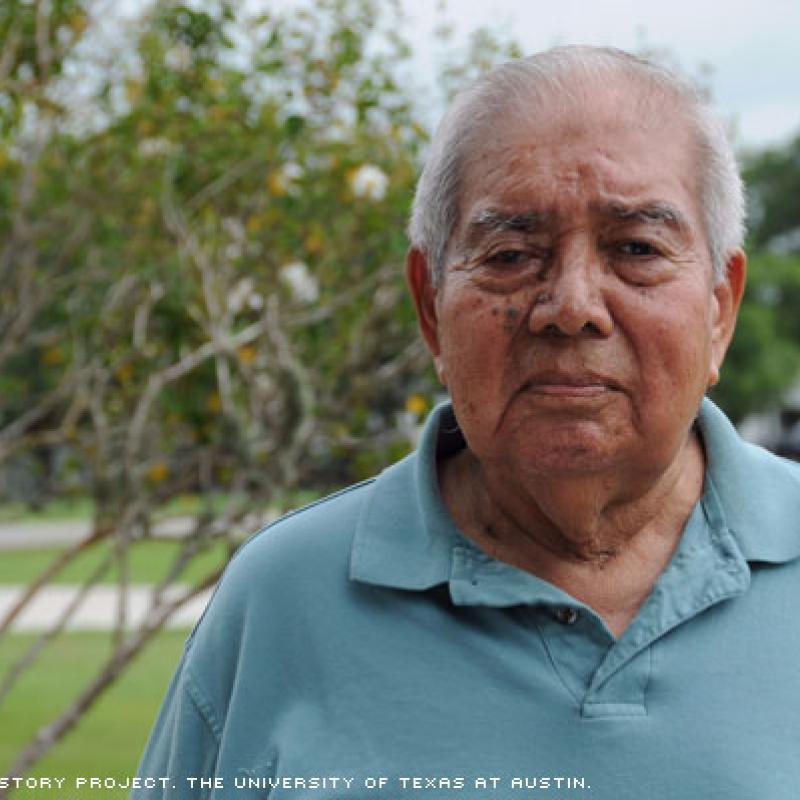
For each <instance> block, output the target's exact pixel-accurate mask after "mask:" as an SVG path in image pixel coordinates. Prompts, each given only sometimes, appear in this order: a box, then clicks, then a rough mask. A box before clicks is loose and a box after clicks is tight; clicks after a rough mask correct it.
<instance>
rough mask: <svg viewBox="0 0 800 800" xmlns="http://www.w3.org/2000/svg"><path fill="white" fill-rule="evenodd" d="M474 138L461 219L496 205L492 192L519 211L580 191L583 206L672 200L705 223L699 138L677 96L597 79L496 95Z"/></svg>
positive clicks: (466, 157) (464, 174) (467, 150)
mask: <svg viewBox="0 0 800 800" xmlns="http://www.w3.org/2000/svg"><path fill="white" fill-rule="evenodd" d="M471 134H472V135H471V136H470V137H468V139H469V141H468V142H465V147H464V151H463V160H462V167H461V181H460V192H459V203H458V205H459V223H462V222H463V221H464V216H465V215H466V214H468V213H469V212H470V210H472V211H474V209H475V206H476V204H477V205H480V203H481V201H484V205H487V206H491V205H493V204H496V201H497V199H498V198H497V197H489V196H487V195H491V194H492V193H494V194H502V195H504V199H505V202H506V203H510V204H511V206H514V205H516V206H517V207H518V208H519V210H523V209H525V210H539V211H541V212H547V211H550V210H552V209H550V208H548V207H546V206H547V204H550V205H552V204H553V203H556V202H557V201H562V202H563V203H564V205H565V206H566V207H568V204H569V201H570V200H571V197H570V196H569V195H570V192H571V191H574V192H575V193H578V194H581V196H582V197H583V198H584V199H585V200H586V202H590V201H592V200H598V199H601V195H606V199H607V200H608V201H609V202H614V200H615V199H616V197H615V196H619V198H618V199H621V200H624V199H626V197H627V198H630V199H648V200H650V199H655V200H657V199H659V197H658V195H659V194H660V193H661V194H666V195H670V194H671V195H672V198H671V199H672V200H673V201H675V200H680V201H681V202H682V203H683V204H684V205H685V206H686V214H687V216H688V217H689V218H691V219H696V220H698V224H699V220H700V218H701V214H700V179H699V176H698V172H699V170H697V169H696V161H697V159H696V153H695V149H696V148H695V146H694V141H695V137H694V135H693V131H692V128H691V126H690V123H689V121H688V117H687V114H686V113H685V110H684V109H683V108H682V107H681V103H680V100H679V98H676V97H670V96H668V95H667V93H666V92H665V91H663V90H661V89H658V88H655V89H653V88H651V87H642V86H639V85H636V83H632V82H631V81H617V82H613V81H612V82H610V83H608V85H604V84H602V83H601V82H600V81H597V80H594V81H586V82H584V83H580V84H577V85H576V86H574V87H573V88H572V90H571V91H568V92H567V91H565V92H561V93H556V92H549V93H548V92H544V93H543V92H542V91H541V90H539V91H537V92H536V93H535V94H533V95H531V96H530V97H526V96H525V95H524V94H519V93H517V94H516V95H515V96H512V97H509V98H507V99H506V100H505V102H502V98H501V100H498V99H495V101H494V104H493V110H492V114H491V115H488V116H486V117H484V118H482V119H480V120H476V126H475V128H474V129H473V131H472V132H471ZM551 189H552V191H550V190H551ZM651 195H652V196H651ZM665 199H666V198H665ZM512 210H513V209H512ZM459 227H460V225H456V231H457V230H458V228H459ZM454 232H455V231H454Z"/></svg>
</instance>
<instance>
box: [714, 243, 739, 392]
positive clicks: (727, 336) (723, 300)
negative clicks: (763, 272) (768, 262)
mask: <svg viewBox="0 0 800 800" xmlns="http://www.w3.org/2000/svg"><path fill="white" fill-rule="evenodd" d="M746 275H747V256H746V255H745V254H744V251H743V250H741V249H737V250H735V251H734V252H733V254H732V255H731V256H730V258H729V259H728V262H727V264H726V272H725V278H724V279H723V280H722V281H720V282H719V283H718V284H717V285H716V286H715V287H714V305H715V308H714V317H715V318H714V320H713V325H714V330H713V337H712V354H711V359H712V363H711V365H710V371H709V386H713V385H714V384H716V383H717V381H718V380H719V372H720V368H721V367H722V361H723V359H724V358H725V353H726V352H727V350H728V345H729V344H730V342H731V339H732V338H733V331H734V329H735V327H736V318H737V316H738V314H739V306H740V305H741V302H742V296H743V295H744V286H745V278H746Z"/></svg>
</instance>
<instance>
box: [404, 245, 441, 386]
mask: <svg viewBox="0 0 800 800" xmlns="http://www.w3.org/2000/svg"><path fill="white" fill-rule="evenodd" d="M406 280H407V281H408V288H409V289H410V290H411V296H412V297H413V298H414V305H415V306H416V309H417V321H418V322H419V329H420V332H421V333H422V338H423V339H424V340H425V344H427V345H428V349H429V350H430V351H431V355H432V356H433V365H434V367H435V368H436V374H437V375H438V376H439V380H440V381H441V382H442V383H445V373H444V365H443V364H442V359H441V346H440V343H439V317H438V313H437V308H436V288H435V287H434V285H433V279H432V277H431V270H430V268H429V262H428V255H427V253H425V252H423V251H422V250H420V249H418V248H416V247H412V248H411V249H410V250H409V251H408V255H407V256H406Z"/></svg>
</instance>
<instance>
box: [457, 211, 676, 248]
mask: <svg viewBox="0 0 800 800" xmlns="http://www.w3.org/2000/svg"><path fill="white" fill-rule="evenodd" d="M593 210H594V212H595V213H596V214H597V215H598V216H600V217H606V218H611V219H615V220H619V221H621V222H631V221H632V222H641V223H644V224H647V225H654V224H655V225H666V226H667V227H669V228H672V229H673V230H675V231H677V232H678V233H681V234H684V235H686V234H688V233H689V232H690V231H691V226H690V225H689V220H688V219H687V218H686V216H685V215H684V214H683V213H682V212H681V211H679V210H678V209H677V208H676V207H675V206H673V205H672V204H671V203H666V202H662V201H654V202H645V203H633V204H627V203H602V204H598V205H597V206H596V207H595V208H594V209H593ZM552 222H553V215H552V214H549V213H546V212H541V211H523V212H519V213H512V212H506V211H499V210H497V209H494V208H489V209H484V210H483V211H481V212H479V213H478V214H476V216H475V217H474V218H473V219H471V220H470V221H469V222H468V223H467V230H466V233H465V236H464V244H465V246H466V248H467V249H470V248H473V247H475V246H477V245H478V244H480V243H481V242H482V241H483V240H484V239H485V238H486V237H487V236H490V235H491V234H494V233H505V232H508V231H512V232H515V233H523V234H534V233H540V232H541V231H542V230H543V229H545V228H547V227H549V225H550V224H551V223H552Z"/></svg>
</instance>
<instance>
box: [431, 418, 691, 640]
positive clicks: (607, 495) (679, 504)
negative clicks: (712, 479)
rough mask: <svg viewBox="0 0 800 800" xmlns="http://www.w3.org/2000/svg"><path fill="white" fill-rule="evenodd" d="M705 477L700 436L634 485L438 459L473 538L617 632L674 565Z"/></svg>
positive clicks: (462, 458)
mask: <svg viewBox="0 0 800 800" xmlns="http://www.w3.org/2000/svg"><path fill="white" fill-rule="evenodd" d="M703 475H704V455H703V449H702V445H701V444H700V441H699V439H698V437H697V435H696V434H694V433H692V434H690V436H689V437H688V438H687V440H686V442H685V443H684V445H683V447H682V448H681V450H680V451H679V453H678V454H677V455H676V458H675V459H673V461H672V463H671V464H670V465H669V467H668V468H667V469H666V470H665V471H664V472H662V473H661V474H660V475H659V476H657V477H656V478H655V479H653V480H651V481H647V482H644V483H643V484H642V485H640V486H638V487H637V488H636V490H635V491H631V482H630V480H624V479H622V478H621V477H620V476H609V475H596V476H588V477H582V478H580V479H577V478H574V477H572V478H568V479H549V478H547V477H543V476H538V477H537V478H536V479H532V480H528V481H527V482H524V481H521V480H519V479H518V478H515V477H514V476H511V475H504V474H500V473H499V472H498V471H496V470H491V469H487V468H486V467H484V466H483V465H482V464H481V463H480V462H479V461H478V460H477V459H476V458H475V457H474V456H473V454H472V453H471V452H470V451H469V450H463V451H461V452H460V453H459V454H458V455H456V456H454V457H452V458H450V459H448V460H445V461H442V462H441V463H440V464H439V480H440V485H441V491H442V496H443V498H444V502H445V505H446V506H447V508H448V509H449V511H450V513H451V515H452V516H453V518H454V519H455V521H456V523H457V524H458V526H459V528H460V529H461V530H462V532H463V533H464V534H465V535H466V536H467V537H468V538H470V539H472V540H473V541H474V542H475V543H476V544H477V545H478V546H479V547H481V549H483V550H485V551H486V552H488V553H489V554H490V555H492V556H494V557H495V558H497V559H498V560H501V561H505V562H507V563H509V564H513V565H514V566H517V567H519V568H521V569H524V570H526V571H528V572H531V573H533V574H535V575H537V576H538V577H540V578H543V579H545V580H548V581H550V582H551V583H553V584H555V585H556V586H559V587H560V588H562V589H563V590H564V591H566V592H568V593H569V594H571V595H572V596H573V597H575V598H576V599H578V600H581V601H582V602H584V603H586V604H587V605H589V606H590V607H592V608H593V609H594V610H595V611H597V613H598V614H600V615H601V616H602V617H603V618H604V619H605V621H606V623H607V624H608V626H609V628H610V629H611V631H612V632H613V633H614V634H615V635H617V636H618V635H620V634H621V633H622V631H623V630H624V629H625V628H626V627H627V625H628V624H629V623H630V621H631V620H632V619H633V617H634V616H635V615H636V612H637V611H638V609H639V608H640V606H641V605H642V603H643V602H644V600H645V599H646V598H647V596H648V595H649V594H650V592H651V590H652V588H653V584H654V583H655V581H656V579H657V578H658V576H659V575H660V574H661V572H662V571H663V570H664V568H665V567H666V565H667V564H668V563H669V560H670V558H671V557H672V554H673V553H674V551H675V549H676V547H677V545H678V542H679V541H680V537H681V533H682V531H683V529H684V527H685V525H686V521H687V520H688V518H689V515H690V514H691V511H692V509H693V508H694V506H695V504H696V502H697V500H698V499H699V497H700V495H701V494H702V490H703Z"/></svg>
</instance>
